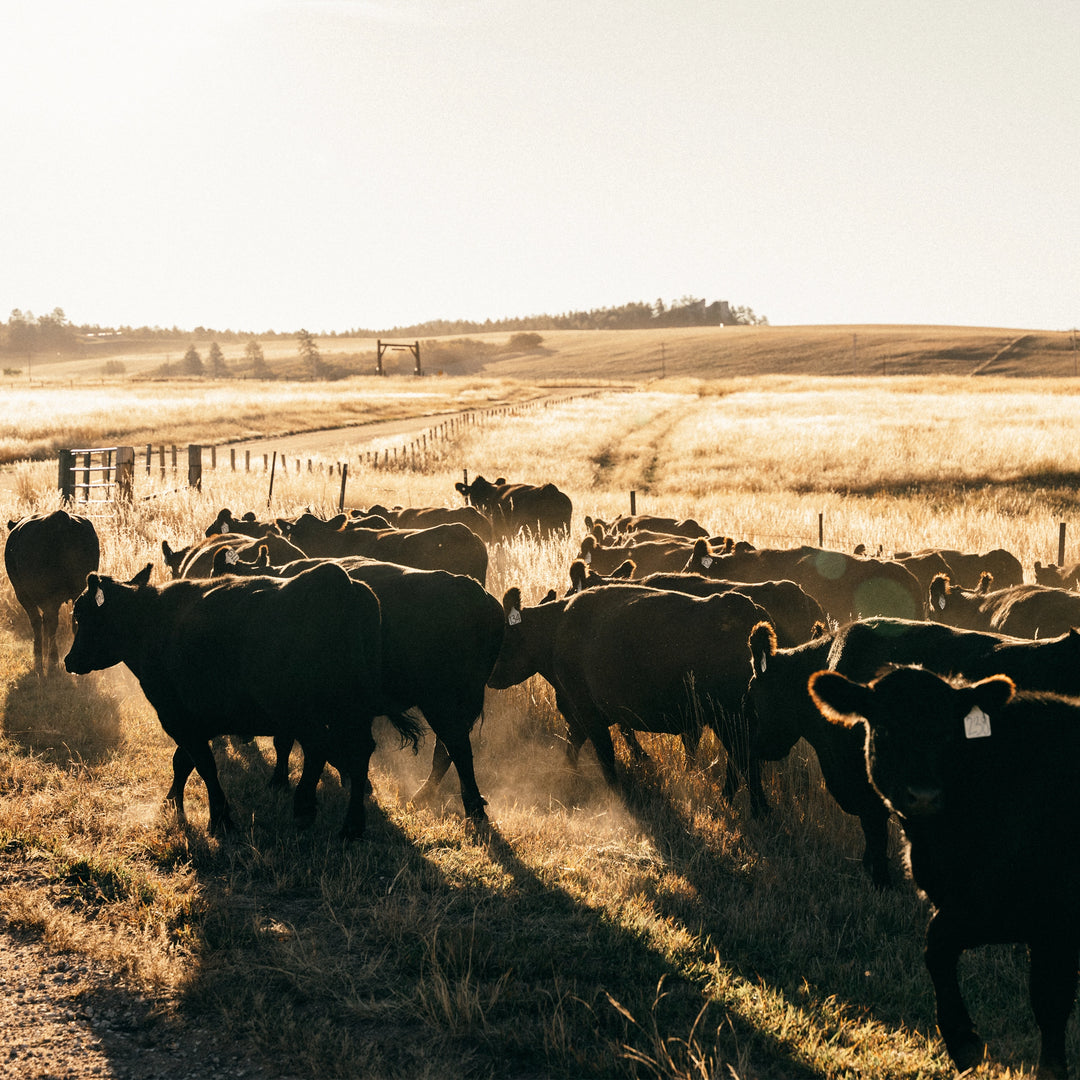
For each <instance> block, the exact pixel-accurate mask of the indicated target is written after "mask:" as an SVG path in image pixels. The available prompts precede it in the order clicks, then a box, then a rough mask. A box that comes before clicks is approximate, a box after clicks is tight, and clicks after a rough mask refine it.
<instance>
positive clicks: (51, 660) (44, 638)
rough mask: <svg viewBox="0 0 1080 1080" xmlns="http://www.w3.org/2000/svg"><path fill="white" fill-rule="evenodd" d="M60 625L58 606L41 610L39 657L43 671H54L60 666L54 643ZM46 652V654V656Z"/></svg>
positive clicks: (50, 606)
mask: <svg viewBox="0 0 1080 1080" xmlns="http://www.w3.org/2000/svg"><path fill="white" fill-rule="evenodd" d="M59 625H60V608H59V606H57V607H53V606H52V605H51V604H50V605H49V606H48V607H45V608H42V611H41V659H42V661H43V666H44V669H45V671H47V672H49V673H54V672H56V671H57V670H58V669H59V667H60V653H59V648H58V646H57V644H56V631H57V628H58V627H59ZM46 653H47V656H46Z"/></svg>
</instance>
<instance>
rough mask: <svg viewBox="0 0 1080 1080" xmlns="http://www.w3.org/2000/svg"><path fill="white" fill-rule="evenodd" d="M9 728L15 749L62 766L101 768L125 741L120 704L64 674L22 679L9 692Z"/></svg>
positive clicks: (87, 682)
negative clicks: (74, 764)
mask: <svg viewBox="0 0 1080 1080" xmlns="http://www.w3.org/2000/svg"><path fill="white" fill-rule="evenodd" d="M3 727H4V734H5V735H6V736H7V737H8V738H9V739H10V740H11V741H12V742H13V743H15V744H16V745H18V746H20V747H22V748H23V749H24V750H26V751H27V752H28V753H34V754H38V755H41V756H42V757H43V758H45V759H46V760H47V761H50V762H51V763H53V764H56V765H67V764H68V763H69V762H71V761H73V760H78V761H85V762H87V763H90V764H97V763H99V762H101V761H103V760H105V759H106V758H107V757H108V755H109V754H110V753H111V752H112V751H113V749H114V748H115V747H116V746H117V745H118V744H119V743H120V741H121V739H122V730H121V721H120V711H119V707H118V704H117V701H116V699H115V698H114V697H113V696H112V695H111V694H109V693H107V692H103V690H102V688H101V687H100V686H99V685H98V684H97V682H96V681H95V680H88V679H78V680H76V679H74V678H72V677H71V676H69V675H66V674H62V673H55V674H52V675H50V676H49V677H47V678H45V679H40V678H38V676H37V675H35V674H34V672H32V671H28V672H26V673H25V674H23V675H22V676H20V677H19V678H18V679H17V680H16V681H15V682H14V683H13V684H12V685H11V688H10V689H9V690H8V693H7V698H6V701H5V703H4V711H3Z"/></svg>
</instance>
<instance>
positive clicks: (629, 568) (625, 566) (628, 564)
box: [610, 559, 637, 581]
mask: <svg viewBox="0 0 1080 1080" xmlns="http://www.w3.org/2000/svg"><path fill="white" fill-rule="evenodd" d="M636 571H637V563H636V562H634V560H633V559H623V561H622V562H621V563H619V565H618V566H616V567H615V569H614V570H612V571H611V575H610V576H611V577H613V578H618V579H619V580H620V581H624V580H626V579H628V578H632V577H633V576H634V574H635V572H636Z"/></svg>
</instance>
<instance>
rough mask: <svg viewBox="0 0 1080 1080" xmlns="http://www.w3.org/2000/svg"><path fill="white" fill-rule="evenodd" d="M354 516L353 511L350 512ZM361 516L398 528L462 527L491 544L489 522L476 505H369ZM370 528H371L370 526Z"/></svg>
mask: <svg viewBox="0 0 1080 1080" xmlns="http://www.w3.org/2000/svg"><path fill="white" fill-rule="evenodd" d="M353 513H354V514H355V513H356V511H353ZM361 514H362V515H364V514H366V516H367V517H368V518H371V517H381V518H384V519H385V520H386V522H387V523H388V524H389V525H393V526H394V528H397V529H430V528H431V526H432V525H453V524H458V525H465V526H466V527H467V528H470V529H472V531H473V532H474V533H476V535H477V536H479V537H480V539H481V540H483V541H484V543H485V544H490V543H491V521H490V519H488V518H487V517H485V516H484V515H483V514H482V513H481V512H480V511H479V510H477V509H476V507H475V506H395V507H393V508H392V509H390V508H388V507H385V506H378V505H376V506H369V507H368V508H367V511H361ZM369 527H370V526H369Z"/></svg>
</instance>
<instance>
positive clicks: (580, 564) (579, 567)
mask: <svg viewBox="0 0 1080 1080" xmlns="http://www.w3.org/2000/svg"><path fill="white" fill-rule="evenodd" d="M588 573H589V572H588V570H587V569H586V568H585V560H584V559H575V560H574V561H573V562H572V563H571V564H570V591H571V592H576V593H578V592H581V591H582V590H583V589H584V588H585V579H586V577H587V576H588Z"/></svg>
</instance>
